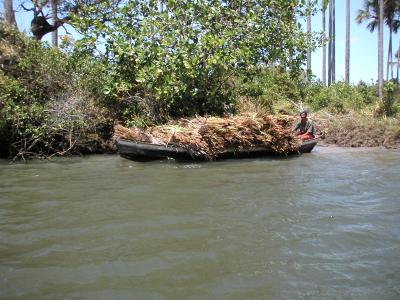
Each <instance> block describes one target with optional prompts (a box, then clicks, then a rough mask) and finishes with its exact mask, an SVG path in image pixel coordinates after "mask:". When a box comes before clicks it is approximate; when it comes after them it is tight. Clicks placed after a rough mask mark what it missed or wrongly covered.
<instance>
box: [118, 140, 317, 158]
mask: <svg viewBox="0 0 400 300" xmlns="http://www.w3.org/2000/svg"><path fill="white" fill-rule="evenodd" d="M316 144H317V140H316V139H313V140H309V141H304V142H302V143H301V145H300V147H299V149H298V150H297V151H295V152H292V153H289V154H300V153H309V152H311V151H312V149H313V148H314V147H315V145H316ZM117 147H118V151H119V154H120V155H121V156H122V157H124V158H127V159H131V160H136V161H151V160H158V159H165V158H173V159H176V160H194V161H205V160H208V157H207V155H206V154H205V153H204V152H201V151H193V150H188V149H185V148H181V147H175V146H165V145H156V144H145V143H136V142H133V141H128V140H123V139H120V140H118V141H117ZM263 156H276V154H274V153H273V151H271V148H269V147H263V146H257V147H252V148H245V149H226V150H224V151H222V152H221V153H219V154H218V155H217V156H216V159H229V158H251V157H253V158H254V157H263Z"/></svg>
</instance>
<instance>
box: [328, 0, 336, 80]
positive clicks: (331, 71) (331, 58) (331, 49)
mask: <svg viewBox="0 0 400 300" xmlns="http://www.w3.org/2000/svg"><path fill="white" fill-rule="evenodd" d="M335 60H336V57H335V0H329V43H328V85H331V84H332V83H334V82H335Z"/></svg>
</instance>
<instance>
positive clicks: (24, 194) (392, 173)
mask: <svg viewBox="0 0 400 300" xmlns="http://www.w3.org/2000/svg"><path fill="white" fill-rule="evenodd" d="M399 195H400V152H398V151H387V150H382V149H357V150H353V149H349V148H334V147H327V148H325V147H317V149H316V150H315V151H314V152H312V153H310V154H305V155H302V156H299V157H294V158H289V159H269V158H263V159H243V160H227V161H221V162H213V163H177V162H175V161H156V162H150V163H138V162H133V161H129V160H126V159H123V158H120V157H118V156H116V155H113V156H101V155H100V156H89V157H83V158H79V157H75V158H64V159H56V160H52V161H50V162H48V161H44V162H43V161H30V162H28V163H27V164H23V163H17V164H10V163H9V162H8V161H0V299H400V196H399Z"/></svg>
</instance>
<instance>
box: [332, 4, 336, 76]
mask: <svg viewBox="0 0 400 300" xmlns="http://www.w3.org/2000/svg"><path fill="white" fill-rule="evenodd" d="M332 3H333V5H332V83H335V81H336V29H335V28H336V22H335V0H333V1H332Z"/></svg>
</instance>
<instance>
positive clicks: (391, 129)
mask: <svg viewBox="0 0 400 300" xmlns="http://www.w3.org/2000/svg"><path fill="white" fill-rule="evenodd" d="M311 118H312V119H313V120H314V122H315V125H316V129H317V134H318V136H319V137H320V139H321V141H323V142H324V143H326V144H334V145H337V146H341V147H385V148H388V149H400V120H399V119H395V118H374V117H373V116H369V115H360V114H355V113H349V114H346V115H331V114H327V113H321V112H319V113H316V114H314V115H312V116H311Z"/></svg>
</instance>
